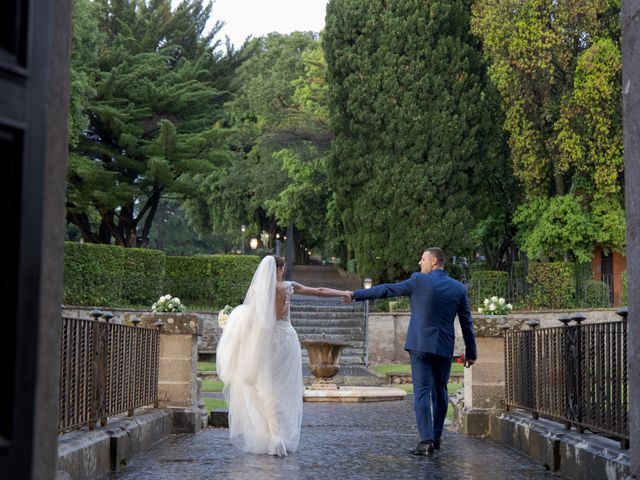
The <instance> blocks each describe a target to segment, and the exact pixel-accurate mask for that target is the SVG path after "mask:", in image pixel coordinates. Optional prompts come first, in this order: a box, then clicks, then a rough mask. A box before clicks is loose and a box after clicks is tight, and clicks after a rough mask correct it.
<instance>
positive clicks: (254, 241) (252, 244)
mask: <svg viewBox="0 0 640 480" xmlns="http://www.w3.org/2000/svg"><path fill="white" fill-rule="evenodd" d="M249 246H250V247H251V249H252V250H255V249H256V248H258V239H257V238H252V239H251V240H249Z"/></svg>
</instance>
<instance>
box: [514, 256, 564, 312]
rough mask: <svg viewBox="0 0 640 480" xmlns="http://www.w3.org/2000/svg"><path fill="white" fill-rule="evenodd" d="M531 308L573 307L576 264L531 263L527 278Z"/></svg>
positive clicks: (528, 299)
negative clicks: (529, 287) (529, 286)
mask: <svg viewBox="0 0 640 480" xmlns="http://www.w3.org/2000/svg"><path fill="white" fill-rule="evenodd" d="M527 280H528V281H529V284H530V285H531V290H530V293H529V295H528V296H527V299H526V302H527V304H528V306H529V307H530V308H572V307H573V306H574V298H575V293H576V277H575V269H574V265H573V264H571V263H565V262H549V263H530V264H529V276H528V278H527Z"/></svg>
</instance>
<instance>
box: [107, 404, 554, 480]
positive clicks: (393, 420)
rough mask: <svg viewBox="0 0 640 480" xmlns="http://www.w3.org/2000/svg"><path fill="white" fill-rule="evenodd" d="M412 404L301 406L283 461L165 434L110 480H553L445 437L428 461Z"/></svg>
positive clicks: (504, 450) (503, 455)
mask: <svg viewBox="0 0 640 480" xmlns="http://www.w3.org/2000/svg"><path fill="white" fill-rule="evenodd" d="M412 401H413V397H412V396H409V397H408V399H407V400H402V401H395V402H382V403H353V404H348V403H342V404H340V403H305V405H304V418H303V424H302V435H301V440H300V447H299V449H298V451H297V452H296V453H293V454H290V455H289V456H287V457H284V458H277V457H272V456H269V455H250V454H245V453H242V452H241V451H239V450H237V449H236V448H235V447H233V446H231V444H230V443H229V441H228V437H227V435H228V431H227V430H226V429H214V428H210V429H208V430H205V431H204V432H202V433H200V434H198V435H172V436H170V437H168V438H167V439H165V440H163V441H162V442H160V443H158V444H157V445H155V446H154V447H152V448H151V449H149V450H147V451H145V452H142V453H139V454H138V455H136V456H135V457H133V459H132V460H131V461H130V463H129V464H128V465H127V466H126V467H125V469H124V470H123V471H121V472H120V473H118V474H113V475H112V476H111V477H110V478H111V480H133V479H135V480H146V479H149V480H152V479H153V480H161V479H167V480H172V479H179V480H200V479H233V480H235V479H237V480H253V479H256V480H257V479H260V480H272V479H273V480H280V479H282V480H285V479H286V480H289V479H292V480H294V479H329V480H342V479H385V480H386V479H396V478H398V479H413V478H419V479H433V480H439V479H443V480H444V479H447V480H457V479H478V480H500V479H509V480H512V479H513V480H515V479H557V478H561V477H557V476H554V475H552V474H551V473H549V472H546V471H545V470H544V468H543V467H542V466H540V465H539V464H537V463H535V462H534V461H533V460H531V459H530V458H528V457H526V456H525V455H523V454H521V453H520V452H518V451H516V450H512V449H510V448H508V447H504V446H501V445H499V444H497V443H494V442H492V441H488V440H484V439H480V438H471V437H465V436H463V435H460V434H458V433H454V432H445V435H444V436H443V442H442V449H441V450H440V451H436V452H435V453H434V454H433V455H432V456H429V457H415V456H413V455H410V454H409V453H408V450H409V449H410V448H412V447H413V446H414V445H415V443H416V442H417V438H418V435H417V430H416V428H415V421H414V416H413V415H414V414H413V409H412Z"/></svg>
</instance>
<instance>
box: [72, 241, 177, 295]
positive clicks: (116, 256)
mask: <svg viewBox="0 0 640 480" xmlns="http://www.w3.org/2000/svg"><path fill="white" fill-rule="evenodd" d="M164 271H165V254H164V253H163V252H160V251H158V250H148V249H141V248H123V247H118V246H113V245H101V244H91V243H76V242H65V245H64V298H63V303H66V304H71V305H91V306H112V307H116V306H121V305H122V306H124V305H146V304H149V305H150V304H151V303H153V302H154V301H155V300H157V299H158V297H159V296H160V295H161V294H162V293H161V292H162V283H163V279H164Z"/></svg>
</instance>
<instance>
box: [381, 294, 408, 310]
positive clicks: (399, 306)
mask: <svg viewBox="0 0 640 480" xmlns="http://www.w3.org/2000/svg"><path fill="white" fill-rule="evenodd" d="M390 302H396V305H395V310H394V311H396V312H408V311H409V310H410V309H411V306H410V303H409V297H389V298H376V299H375V300H374V301H373V308H372V309H373V310H375V311H376V312H390V311H391V308H390V306H389V303H390Z"/></svg>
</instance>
